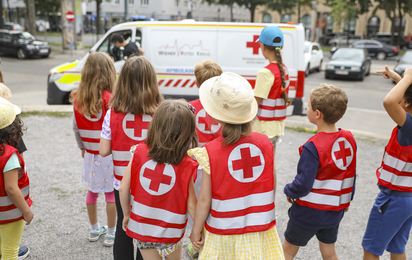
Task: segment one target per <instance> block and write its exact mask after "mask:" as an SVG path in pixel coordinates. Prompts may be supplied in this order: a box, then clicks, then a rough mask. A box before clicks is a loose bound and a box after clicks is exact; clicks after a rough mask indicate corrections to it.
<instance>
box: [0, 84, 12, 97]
mask: <svg viewBox="0 0 412 260" xmlns="http://www.w3.org/2000/svg"><path fill="white" fill-rule="evenodd" d="M0 97H2V98H5V99H7V100H8V101H10V99H11V91H10V89H9V88H8V87H7V86H6V85H4V84H3V83H0Z"/></svg>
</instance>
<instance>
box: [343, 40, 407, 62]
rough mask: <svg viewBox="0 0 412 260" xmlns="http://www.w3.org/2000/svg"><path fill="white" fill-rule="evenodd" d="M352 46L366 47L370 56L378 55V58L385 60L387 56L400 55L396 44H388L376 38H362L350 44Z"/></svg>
mask: <svg viewBox="0 0 412 260" xmlns="http://www.w3.org/2000/svg"><path fill="white" fill-rule="evenodd" d="M349 47H351V48H358V49H366V50H367V51H368V52H369V56H372V57H376V59H378V60H385V59H386V58H387V57H393V56H396V55H398V53H399V50H398V48H396V46H392V45H387V44H384V43H381V42H378V41H374V40H362V41H357V42H354V43H353V44H351V45H349Z"/></svg>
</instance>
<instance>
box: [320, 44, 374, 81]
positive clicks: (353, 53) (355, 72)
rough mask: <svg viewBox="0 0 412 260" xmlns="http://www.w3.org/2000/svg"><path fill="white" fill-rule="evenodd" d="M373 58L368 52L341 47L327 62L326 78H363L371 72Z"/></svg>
mask: <svg viewBox="0 0 412 260" xmlns="http://www.w3.org/2000/svg"><path fill="white" fill-rule="evenodd" d="M370 70H371V58H370V57H369V56H368V52H367V51H366V50H362V49H355V48H340V49H338V50H337V51H336V52H335V53H334V54H333V55H332V57H331V58H330V61H329V62H328V63H327V64H326V69H325V78H327V79H333V78H352V79H358V80H363V79H364V77H365V76H368V75H369V74H370Z"/></svg>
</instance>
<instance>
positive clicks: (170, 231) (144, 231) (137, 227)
mask: <svg viewBox="0 0 412 260" xmlns="http://www.w3.org/2000/svg"><path fill="white" fill-rule="evenodd" d="M127 228H128V229H130V230H131V231H133V232H134V233H137V234H139V235H142V236H151V237H157V238H180V237H181V236H182V234H183V232H184V231H185V229H186V227H184V228H182V229H178V228H163V227H159V226H155V225H150V224H143V223H139V222H136V221H134V220H133V219H131V218H130V219H129V224H128V225H127Z"/></svg>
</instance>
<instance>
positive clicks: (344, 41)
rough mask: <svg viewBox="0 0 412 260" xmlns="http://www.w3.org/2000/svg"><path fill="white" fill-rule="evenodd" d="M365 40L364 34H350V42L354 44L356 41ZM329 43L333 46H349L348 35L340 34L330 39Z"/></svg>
mask: <svg viewBox="0 0 412 260" xmlns="http://www.w3.org/2000/svg"><path fill="white" fill-rule="evenodd" d="M359 40H363V36H362V35H349V44H352V43H354V42H356V41H359ZM329 44H330V45H332V46H342V45H343V46H348V36H346V35H343V36H338V37H335V38H333V39H332V40H330V41H329Z"/></svg>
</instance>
